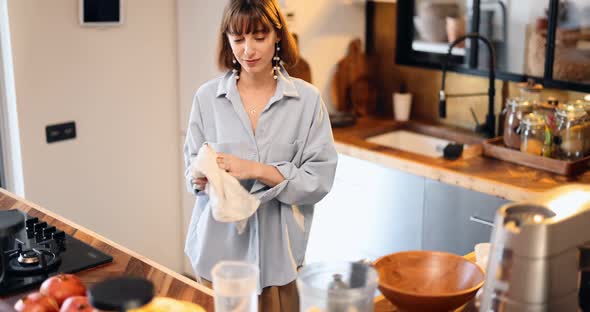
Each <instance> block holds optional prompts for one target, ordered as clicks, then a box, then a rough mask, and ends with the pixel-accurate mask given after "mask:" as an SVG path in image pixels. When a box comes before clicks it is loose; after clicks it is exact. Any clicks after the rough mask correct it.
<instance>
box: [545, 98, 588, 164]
mask: <svg viewBox="0 0 590 312" xmlns="http://www.w3.org/2000/svg"><path fill="white" fill-rule="evenodd" d="M555 116H556V117H555V118H556V123H557V130H556V133H555V137H554V140H553V141H554V143H555V145H556V146H557V148H556V151H555V152H556V156H557V157H558V158H561V159H567V160H574V159H578V158H581V157H583V156H584V154H586V153H587V152H588V150H589V149H590V144H589V143H588V141H589V140H588V138H589V137H590V122H589V121H588V118H587V116H588V115H587V114H586V111H585V110H584V107H583V106H582V105H580V104H579V103H568V104H559V106H558V107H557V110H556V113H555Z"/></svg>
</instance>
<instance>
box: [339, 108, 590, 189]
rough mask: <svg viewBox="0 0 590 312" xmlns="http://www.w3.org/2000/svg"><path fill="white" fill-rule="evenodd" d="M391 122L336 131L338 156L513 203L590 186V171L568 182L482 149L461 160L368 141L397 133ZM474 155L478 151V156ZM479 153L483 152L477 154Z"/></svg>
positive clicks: (367, 122) (378, 121) (363, 121)
mask: <svg viewBox="0 0 590 312" xmlns="http://www.w3.org/2000/svg"><path fill="white" fill-rule="evenodd" d="M395 126H396V122H395V121H392V120H391V119H379V118H372V117H366V118H360V119H359V120H357V123H356V125H354V126H352V127H347V128H334V129H333V132H334V140H335V144H336V150H337V151H338V153H341V154H344V155H348V156H351V157H356V158H359V159H363V160H366V161H370V162H373V163H376V164H379V165H382V166H385V167H389V168H392V169H396V170H400V171H404V172H407V173H411V174H414V175H417V176H422V177H425V178H428V179H432V180H437V181H441V182H443V183H447V184H452V185H457V186H460V187H463V188H466V189H470V190H474V191H477V192H481V193H485V194H489V195H493V196H498V197H501V198H505V199H507V200H511V201H520V200H527V199H529V198H531V197H533V196H535V195H536V194H537V193H539V192H543V191H546V190H549V189H552V188H554V187H557V186H560V185H564V184H568V183H590V171H587V172H586V173H584V174H582V175H580V176H577V177H575V178H568V177H564V176H559V175H556V174H552V173H548V172H544V171H541V170H537V169H534V168H529V167H525V166H520V165H516V164H512V163H508V162H504V161H501V160H497V159H493V158H487V157H483V156H481V153H480V152H481V149H482V147H481V145H477V146H474V147H473V148H471V151H470V152H469V153H467V152H464V154H463V156H462V157H461V158H459V159H457V160H445V159H443V158H442V157H441V158H431V157H427V156H422V155H419V154H415V153H411V152H406V151H401V150H397V149H393V148H389V147H385V146H381V145H377V144H374V143H370V142H367V141H365V138H367V137H370V136H374V135H378V134H381V133H384V132H388V131H391V130H393V129H394V127H395ZM473 151H476V152H475V153H474V152H473ZM477 151H479V152H477Z"/></svg>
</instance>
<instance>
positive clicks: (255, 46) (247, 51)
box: [227, 31, 277, 75]
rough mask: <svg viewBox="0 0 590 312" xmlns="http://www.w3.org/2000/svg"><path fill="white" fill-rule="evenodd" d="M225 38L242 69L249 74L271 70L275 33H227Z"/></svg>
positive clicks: (275, 39)
mask: <svg viewBox="0 0 590 312" xmlns="http://www.w3.org/2000/svg"><path fill="white" fill-rule="evenodd" d="M227 39H228V40H229V43H230V45H231V49H232V51H233V53H234V56H235V57H236V60H237V61H238V62H239V63H240V65H241V66H242V71H246V72H247V73H250V74H260V73H268V74H269V75H270V74H271V72H272V58H273V57H274V55H275V44H276V43H277V34H276V32H274V31H269V32H268V33H265V32H263V31H255V32H253V33H249V34H241V35H232V34H227Z"/></svg>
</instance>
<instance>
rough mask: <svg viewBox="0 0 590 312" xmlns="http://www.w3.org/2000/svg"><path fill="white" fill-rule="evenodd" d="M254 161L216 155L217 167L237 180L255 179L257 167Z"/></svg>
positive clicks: (257, 164) (226, 155)
mask: <svg viewBox="0 0 590 312" xmlns="http://www.w3.org/2000/svg"><path fill="white" fill-rule="evenodd" d="M259 165H260V164H259V163H257V162H255V161H250V160H245V159H241V158H238V157H236V156H233V155H230V154H222V153H218V154H217V166H219V168H221V169H223V170H225V171H226V172H227V173H229V174H230V175H231V176H233V177H235V178H236V179H238V180H244V179H256V177H257V172H256V170H257V169H258V166H259Z"/></svg>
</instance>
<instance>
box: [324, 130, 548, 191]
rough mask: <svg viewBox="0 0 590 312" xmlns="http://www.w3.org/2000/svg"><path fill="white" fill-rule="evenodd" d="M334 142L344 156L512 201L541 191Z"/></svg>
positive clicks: (337, 149)
mask: <svg viewBox="0 0 590 312" xmlns="http://www.w3.org/2000/svg"><path fill="white" fill-rule="evenodd" d="M334 145H335V146H336V151H337V152H338V153H341V154H343V155H347V156H350V157H355V158H359V159H362V160H366V161H370V162H373V163H375V164H379V165H382V166H385V167H388V168H391V169H395V170H401V171H404V172H407V173H410V174H414V175H418V176H421V177H424V178H428V179H432V180H436V181H440V182H444V183H447V184H450V185H457V186H460V187H463V188H467V189H470V190H473V191H477V192H481V193H485V194H488V195H493V196H497V197H501V198H504V199H507V200H510V201H526V200H529V199H530V198H533V197H535V196H536V195H537V194H538V192H535V191H532V190H529V189H526V188H521V187H517V186H514V185H510V184H505V183H500V182H497V181H493V180H487V179H484V178H481V177H476V176H472V175H465V174H462V173H459V172H456V171H453V170H451V169H446V168H440V167H434V166H431V165H428V164H426V163H423V162H420V161H413V160H410V159H403V158H400V157H395V156H392V155H387V154H382V153H379V152H376V151H372V150H369V149H366V148H363V147H359V146H357V145H354V144H350V143H346V142H341V141H338V140H335V141H334Z"/></svg>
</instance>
